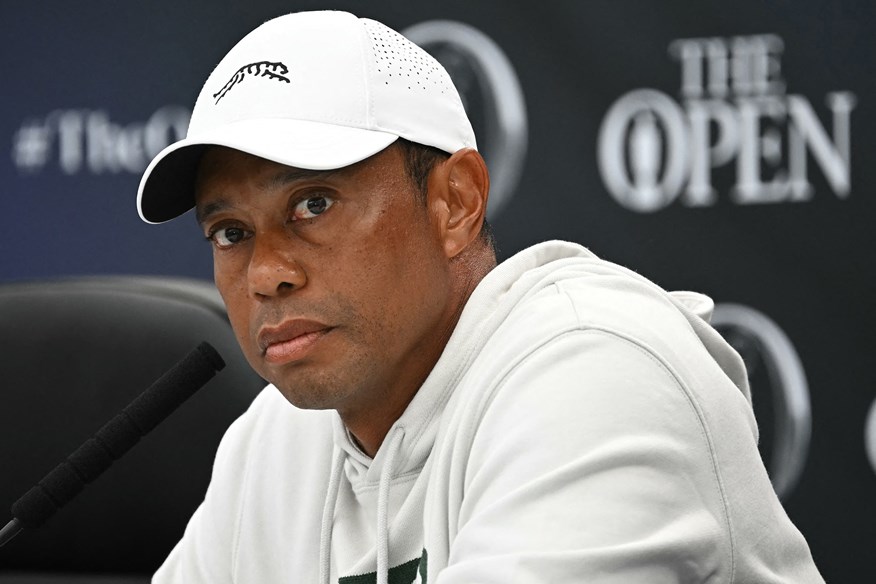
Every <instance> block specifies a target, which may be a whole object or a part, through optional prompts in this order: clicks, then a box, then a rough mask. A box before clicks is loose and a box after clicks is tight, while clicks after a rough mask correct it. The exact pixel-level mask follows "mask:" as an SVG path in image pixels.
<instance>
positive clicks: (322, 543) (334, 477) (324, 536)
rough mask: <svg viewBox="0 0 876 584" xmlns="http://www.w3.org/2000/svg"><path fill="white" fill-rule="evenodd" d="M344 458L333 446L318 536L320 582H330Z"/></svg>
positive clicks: (326, 583)
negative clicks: (333, 531) (333, 533)
mask: <svg viewBox="0 0 876 584" xmlns="http://www.w3.org/2000/svg"><path fill="white" fill-rule="evenodd" d="M344 458H345V457H344V455H343V452H341V449H340V448H338V447H337V446H335V448H334V452H333V453H332V472H331V475H330V477H329V484H328V492H327V493H326V495H325V505H323V508H322V527H321V528H320V536H319V581H320V582H321V584H330V583H329V578H330V577H331V556H332V554H331V552H332V526H333V524H334V518H335V507H336V506H337V503H338V489H339V487H340V486H341V473H343V470H344Z"/></svg>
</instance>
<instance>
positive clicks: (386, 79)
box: [137, 11, 477, 223]
mask: <svg viewBox="0 0 876 584" xmlns="http://www.w3.org/2000/svg"><path fill="white" fill-rule="evenodd" d="M399 137H402V138H405V139H407V140H410V141H411V142H416V143H419V144H423V145H426V146H434V147H436V148H438V149H440V150H444V151H445V152H448V153H453V152H456V151H457V150H460V149H462V148H476V147H477V145H476V143H475V137H474V131H473V130H472V127H471V123H470V122H469V120H468V117H467V116H466V114H465V110H464V109H463V106H462V101H461V100H460V98H459V93H458V92H457V91H456V88H455V87H454V86H453V82H452V81H451V80H450V76H449V75H448V74H447V72H446V71H445V70H444V67H442V66H441V64H440V63H438V61H436V60H435V59H434V58H432V57H431V56H430V55H429V54H428V53H426V51H424V50H423V49H421V48H420V47H418V46H417V45H415V44H413V43H412V42H410V41H409V40H407V39H406V38H405V37H403V36H402V35H400V34H399V33H397V32H395V31H394V30H392V29H390V28H387V27H386V26H384V25H383V24H380V23H379V22H376V21H374V20H369V19H366V18H357V17H356V16H354V15H352V14H349V13H346V12H335V11H321V12H300V13H296V14H288V15H286V16H281V17H279V18H275V19H273V20H269V21H268V22H266V23H264V24H263V25H261V26H260V27H258V28H257V29H255V30H254V31H252V32H251V33H249V34H248V35H246V36H245V37H244V38H243V39H242V40H241V41H240V42H239V43H237V45H235V46H234V48H232V49H231V51H229V52H228V54H227V55H226V56H225V58H223V59H222V61H221V62H220V63H219V64H218V65H217V66H216V68H215V69H214V70H213V73H212V74H211V75H210V77H209V78H208V79H207V82H206V83H205V84H204V87H203V89H201V93H200V95H199V96H198V101H197V102H196V103H195V107H194V110H193V112H192V118H191V121H190V123H189V130H188V133H187V135H186V137H185V139H184V140H180V141H179V142H176V143H174V144H171V145H170V146H168V147H167V148H165V149H164V150H162V151H161V152H160V153H159V154H158V156H156V157H155V159H154V160H152V162H151V163H150V164H149V167H148V168H147V169H146V172H145V174H144V175H143V178H142V179H141V181H140V189H139V192H138V193H137V209H138V211H139V213H140V217H141V218H142V219H143V220H144V221H146V222H147V223H161V222H164V221H167V220H169V219H172V218H174V217H176V216H178V215H181V214H182V213H185V212H186V211H187V210H189V209H191V208H192V207H193V206H194V185H195V173H196V171H197V166H198V162H199V160H200V157H201V154H202V153H203V151H204V148H205V146H208V145H219V146H228V147H230V148H234V149H237V150H241V151H243V152H247V153H249V154H253V155H255V156H259V157H262V158H266V159H268V160H273V161H275V162H279V163H281V164H285V165H288V166H294V167H297V168H303V169H311V170H325V169H333V168H341V167H344V166H348V165H350V164H353V163H355V162H359V161H360V160H364V159H365V158H368V157H369V156H371V155H373V154H376V153H377V152H380V151H381V150H383V149H384V148H386V147H387V146H389V145H390V144H391V143H392V142H394V141H395V140H396V139H397V138H399Z"/></svg>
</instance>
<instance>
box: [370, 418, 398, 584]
mask: <svg viewBox="0 0 876 584" xmlns="http://www.w3.org/2000/svg"><path fill="white" fill-rule="evenodd" d="M404 436H405V429H404V428H402V427H401V426H399V427H397V428H396V429H395V431H394V432H393V434H392V438H391V439H390V443H389V451H388V452H387V453H386V460H384V462H383V468H382V469H381V472H380V487H379V488H378V491H377V584H389V525H388V515H389V486H390V483H391V481H392V470H393V468H392V467H393V466H394V464H395V458H396V455H397V454H398V451H399V450H401V443H402V439H403V438H404Z"/></svg>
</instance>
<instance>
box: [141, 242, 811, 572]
mask: <svg viewBox="0 0 876 584" xmlns="http://www.w3.org/2000/svg"><path fill="white" fill-rule="evenodd" d="M692 308H693V310H692ZM710 309H711V302H710V301H709V300H708V299H706V298H705V297H703V296H700V295H694V294H690V293H688V294H679V295H670V294H667V293H666V292H664V291H663V290H661V289H660V288H659V287H657V286H656V285H655V284H653V283H651V282H650V281H648V280H646V279H645V278H643V277H641V276H639V275H637V274H635V273H634V272H631V271H629V270H626V269H624V268H622V267H620V266H617V265H614V264H611V263H608V262H605V261H602V260H600V259H598V258H596V257H595V256H594V255H593V254H591V253H590V252H588V251H587V250H586V249H584V248H582V247H580V246H578V245H574V244H570V243H562V242H549V243H544V244H540V245H537V246H535V247H532V248H530V249H527V250H525V251H523V252H521V253H519V254H517V255H516V256H514V257H512V258H511V259H509V260H507V261H506V262H504V263H502V264H501V265H499V266H498V267H497V268H496V269H494V270H493V271H492V272H491V273H490V274H489V275H488V276H487V277H486V278H485V279H484V280H483V281H482V282H481V283H480V284H479V285H478V287H477V289H476V290H475V291H474V293H473V294H472V296H471V298H470V299H469V301H468V303H467V304H466V307H465V309H464V311H463V313H462V316H461V318H460V320H459V324H458V325H457V327H456V329H455V330H454V332H453V335H452V336H451V338H450V340H449V342H448V344H447V347H446V348H445V350H444V353H443V354H442V356H441V358H440V359H439V360H438V363H436V365H435V368H434V369H433V370H432V372H431V374H430V375H429V377H428V378H427V379H426V381H425V383H424V384H423V386H422V387H421V388H420V390H419V391H418V393H417V394H416V396H415V397H414V399H413V401H412V402H411V404H410V405H409V406H408V408H407V410H406V411H405V412H404V414H403V415H402V416H401V418H399V420H398V421H397V422H396V423H395V424H394V425H393V427H392V428H391V429H390V431H389V433H388V435H387V436H386V439H385V440H384V442H383V444H382V446H381V447H380V450H379V452H378V453H377V455H376V457H375V458H374V459H373V460H372V459H371V458H369V457H368V456H366V455H365V454H363V453H362V452H361V451H360V450H359V449H358V448H357V447H356V445H355V443H354V442H353V440H351V437H350V436H349V434H348V432H347V431H346V429H345V428H344V427H343V424H342V423H341V422H340V419H339V417H338V415H337V414H336V413H335V412H334V411H304V410H299V409H296V408H295V407H293V406H291V405H290V404H289V403H288V402H286V401H285V399H284V398H283V397H282V396H281V395H280V393H279V392H278V391H277V390H276V389H275V388H273V387H268V388H266V389H265V390H264V392H263V393H262V394H261V395H260V396H259V397H258V398H257V399H256V400H255V401H254V402H253V404H252V406H251V408H250V409H249V410H248V411H247V412H246V413H245V414H244V415H243V416H242V417H241V418H240V419H239V420H238V421H237V422H235V423H234V425H232V427H231V428H230V429H229V431H228V433H227V434H226V436H225V438H224V439H223V441H222V444H221V445H220V447H219V451H218V453H217V456H216V462H215V467H214V471H213V479H212V482H211V485H210V488H209V490H208V491H207V495H206V498H205V500H204V503H203V504H202V505H201V507H200V508H199V509H198V510H197V511H196V512H195V514H194V516H193V517H192V519H191V521H190V523H189V526H188V528H187V529H186V533H185V536H184V537H183V539H182V541H180V543H179V544H178V545H177V547H176V548H175V549H174V550H173V552H172V553H171V555H170V556H169V558H168V559H167V561H166V562H165V564H164V565H163V566H162V568H161V569H160V570H159V571H158V573H156V575H155V578H154V580H153V581H154V582H156V583H163V582H185V583H189V584H191V583H200V582H203V583H210V584H224V583H230V582H240V583H246V584H268V583H274V582H277V583H279V582H287V583H299V582H300V583H317V582H318V583H320V584H322V583H324V582H333V583H334V582H340V583H341V584H360V583H368V582H378V583H381V582H388V583H391V584H408V583H410V582H413V581H416V582H424V583H425V582H428V583H429V584H473V583H485V584H486V583H493V582H495V583H502V584H508V583H526V582H546V583H552V584H553V583H561V582H587V583H599V584H607V583H617V584H620V583H623V584H662V583H667V584H668V583H682V582H685V583H706V582H708V583H718V582H720V583H740V584H743V583H744V584H751V583H757V584H768V583H776V584H777V583H786V584H792V583H793V584H808V583H813V582H823V580H822V578H821V576H820V575H819V573H818V571H817V569H816V568H815V566H814V564H813V562H812V558H811V556H810V553H809V549H808V547H807V545H806V542H805V541H804V539H803V537H802V536H801V535H800V533H799V532H798V531H797V529H796V528H795V527H794V526H793V525H792V524H791V522H790V521H789V519H788V517H787V516H786V514H785V512H784V510H783V509H782V506H781V504H780V503H779V501H778V499H777V498H776V495H775V493H774V492H773V489H772V487H771V485H770V483H769V480H768V478H767V474H766V471H765V470H764V467H763V464H762V463H761V460H760V458H759V455H758V452H757V427H756V423H755V420H754V416H753V413H752V409H751V405H750V396H749V390H748V384H747V378H746V373H745V368H744V366H743V364H742V361H741V359H740V358H739V356H738V355H737V354H736V353H735V352H734V351H733V350H732V349H731V348H730V347H729V346H728V345H727V344H726V343H725V342H724V341H723V339H722V338H721V337H720V336H719V335H718V334H717V333H716V332H715V331H714V329H712V328H711V327H710V326H708V324H706V322H705V320H703V318H701V316H707V313H708V312H710ZM697 310H699V311H700V313H701V315H700V316H697V315H696V314H695V312H696V311H697Z"/></svg>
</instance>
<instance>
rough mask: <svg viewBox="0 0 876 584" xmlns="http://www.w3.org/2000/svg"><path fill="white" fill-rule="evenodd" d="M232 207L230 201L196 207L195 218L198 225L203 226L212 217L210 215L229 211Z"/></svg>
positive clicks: (223, 200)
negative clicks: (224, 210)
mask: <svg viewBox="0 0 876 584" xmlns="http://www.w3.org/2000/svg"><path fill="white" fill-rule="evenodd" d="M229 206H230V205H229V204H228V201H226V200H225V199H219V200H218V201H213V202H211V203H207V204H206V205H204V206H203V207H197V206H196V207H195V218H196V219H197V220H198V225H203V224H204V222H205V221H206V220H207V219H208V218H209V217H210V215H212V214H214V213H218V212H219V211H222V210H223V209H227V208H228V207H229Z"/></svg>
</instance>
